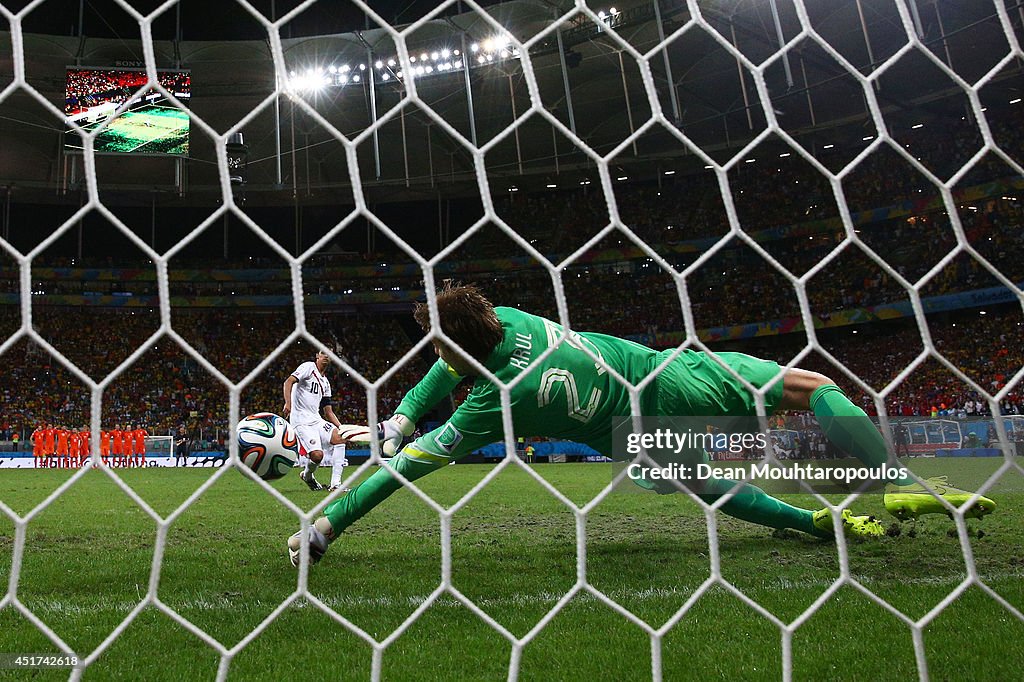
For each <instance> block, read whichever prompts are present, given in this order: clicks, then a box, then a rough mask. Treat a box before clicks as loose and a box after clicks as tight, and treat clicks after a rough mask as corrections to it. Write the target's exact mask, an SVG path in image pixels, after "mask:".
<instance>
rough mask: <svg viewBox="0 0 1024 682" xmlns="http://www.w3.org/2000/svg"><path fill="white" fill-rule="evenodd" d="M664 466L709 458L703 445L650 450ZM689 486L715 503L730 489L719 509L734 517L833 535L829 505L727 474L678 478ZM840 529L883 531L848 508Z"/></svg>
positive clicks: (671, 486) (657, 486)
mask: <svg viewBox="0 0 1024 682" xmlns="http://www.w3.org/2000/svg"><path fill="white" fill-rule="evenodd" d="M649 454H651V456H652V457H653V458H654V459H655V460H656V461H659V464H660V466H664V465H665V464H666V463H667V462H668V461H672V462H677V463H679V464H683V465H684V466H685V467H686V470H688V471H696V467H697V465H698V464H706V463H708V462H709V458H708V455H707V453H706V452H704V451H703V450H702V449H689V450H683V451H681V452H673V453H671V454H669V455H667V456H666V457H667V459H664V460H663V459H662V457H661V456H659V455H658V454H657V453H649ZM678 482H680V483H682V484H684V485H685V486H686V487H687V488H688V489H690V490H692V491H693V492H695V493H696V494H697V496H698V497H700V498H701V499H702V500H703V501H704V502H706V503H708V504H714V503H715V502H716V501H718V499H719V498H721V497H722V496H723V495H725V494H726V493H729V492H730V491H732V493H733V494H732V496H731V497H729V499H727V500H726V501H725V502H723V503H722V506H721V507H719V509H721V510H722V512H724V513H726V514H728V515H729V516H732V517H734V518H737V519H742V520H743V521H747V522H749V523H756V524H758V525H761V526H767V527H769V528H777V529H780V530H781V529H785V528H789V529H792V530H798V531H801V532H804V533H808V534H810V535H814V536H816V537H832V535H833V524H832V516H831V514H830V513H829V510H828V509H822V510H819V511H812V510H810V509H802V508H800V507H794V506H793V505H791V504H787V503H786V502H783V501H782V500H780V499H778V498H776V497H772V496H771V495H769V494H768V493H766V492H765V491H763V490H761V489H760V488H758V487H757V486H755V485H751V484H749V483H746V482H737V481H734V480H732V479H729V478H702V479H697V478H694V477H690V478H689V479H687V480H681V479H680V480H679V481H678ZM644 483H647V484H648V485H642V486H641V487H644V488H648V489H650V490H654V491H655V492H658V493H660V494H667V493H675V492H682V489H681V488H680V487H679V486H678V485H677V484H676V483H674V482H671V481H644ZM841 518H842V521H843V529H844V531H845V533H846V534H847V535H851V536H856V537H863V538H866V537H878V536H880V535H882V534H883V533H884V529H883V528H882V524H880V523H879V522H878V521H876V520H875V519H874V518H873V517H870V516H853V515H852V513H851V512H850V510H849V509H844V510H843V512H842V516H841Z"/></svg>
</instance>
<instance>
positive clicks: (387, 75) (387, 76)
mask: <svg viewBox="0 0 1024 682" xmlns="http://www.w3.org/2000/svg"><path fill="white" fill-rule="evenodd" d="M380 79H381V80H382V81H386V80H391V74H390V73H388V72H387V71H385V72H384V73H382V74H381V75H380Z"/></svg>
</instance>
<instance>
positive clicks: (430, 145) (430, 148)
mask: <svg viewBox="0 0 1024 682" xmlns="http://www.w3.org/2000/svg"><path fill="white" fill-rule="evenodd" d="M433 127H434V126H433V124H431V123H428V124H427V168H428V169H429V171H430V186H431V187H434V140H433V135H431V134H430V131H431V129H432V128H433Z"/></svg>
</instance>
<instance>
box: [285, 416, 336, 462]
mask: <svg viewBox="0 0 1024 682" xmlns="http://www.w3.org/2000/svg"><path fill="white" fill-rule="evenodd" d="M292 428H293V429H294V430H295V436H296V437H297V438H298V439H299V444H300V445H301V446H302V449H303V450H305V451H306V453H307V454H308V453H310V452H315V451H317V450H322V451H323V452H324V455H325V456H326V455H328V454H330V452H331V432H332V431H333V430H334V428H335V427H334V424H332V423H331V422H329V421H327V420H326V419H325V420H323V421H320V422H314V423H312V424H293V425H292Z"/></svg>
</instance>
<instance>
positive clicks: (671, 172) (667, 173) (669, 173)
mask: <svg viewBox="0 0 1024 682" xmlns="http://www.w3.org/2000/svg"><path fill="white" fill-rule="evenodd" d="M675 174H676V172H675V171H674V170H667V171H665V175H675Z"/></svg>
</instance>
